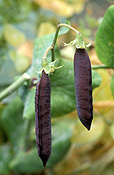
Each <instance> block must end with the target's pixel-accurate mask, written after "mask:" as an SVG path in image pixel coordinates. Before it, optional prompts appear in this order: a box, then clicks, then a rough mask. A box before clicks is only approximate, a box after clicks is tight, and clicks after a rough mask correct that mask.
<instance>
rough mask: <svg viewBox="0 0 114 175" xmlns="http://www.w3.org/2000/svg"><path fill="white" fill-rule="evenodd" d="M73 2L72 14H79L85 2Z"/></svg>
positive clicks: (76, 0)
mask: <svg viewBox="0 0 114 175" xmlns="http://www.w3.org/2000/svg"><path fill="white" fill-rule="evenodd" d="M73 2H74V3H73V4H72V5H73V7H74V12H75V13H81V12H82V11H83V9H84V5H85V0H75V1H73Z"/></svg>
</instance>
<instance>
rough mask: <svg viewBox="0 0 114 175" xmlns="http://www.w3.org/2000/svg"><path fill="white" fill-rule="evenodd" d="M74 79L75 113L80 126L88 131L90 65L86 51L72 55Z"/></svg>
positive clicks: (91, 107)
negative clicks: (80, 123)
mask: <svg viewBox="0 0 114 175" xmlns="http://www.w3.org/2000/svg"><path fill="white" fill-rule="evenodd" d="M74 77H75V95H76V107H77V113H78V116H79V119H80V121H81V122H82V124H83V125H84V126H85V127H86V128H87V129H88V130H90V127H91V122H92V119H93V105H92V101H93V100H92V75H91V63H90V59H89V56H88V53H87V51H86V49H77V50H76V53H75V55H74Z"/></svg>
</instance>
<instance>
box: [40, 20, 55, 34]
mask: <svg viewBox="0 0 114 175" xmlns="http://www.w3.org/2000/svg"><path fill="white" fill-rule="evenodd" d="M55 31H56V27H55V26H53V24H52V23H50V22H44V23H41V24H40V26H39V28H38V36H39V37H41V36H44V35H47V34H49V33H54V32H55Z"/></svg>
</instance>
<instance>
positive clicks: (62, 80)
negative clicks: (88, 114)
mask: <svg viewBox="0 0 114 175" xmlns="http://www.w3.org/2000/svg"><path fill="white" fill-rule="evenodd" d="M60 65H64V66H63V68H61V69H59V70H57V71H55V72H54V74H52V75H51V76H50V80H51V116H52V117H58V116H62V115H64V114H67V113H69V112H72V111H74V110H75V108H76V102H75V87H74V68H73V62H72V61H69V60H65V59H61V60H60Z"/></svg>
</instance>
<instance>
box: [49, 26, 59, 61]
mask: <svg viewBox="0 0 114 175" xmlns="http://www.w3.org/2000/svg"><path fill="white" fill-rule="evenodd" d="M59 30H60V27H59V24H58V25H57V30H56V33H55V37H54V40H53V43H52V47H53V48H52V50H51V57H52V61H54V60H55V54H54V48H55V44H56V41H57V37H58V34H59Z"/></svg>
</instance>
